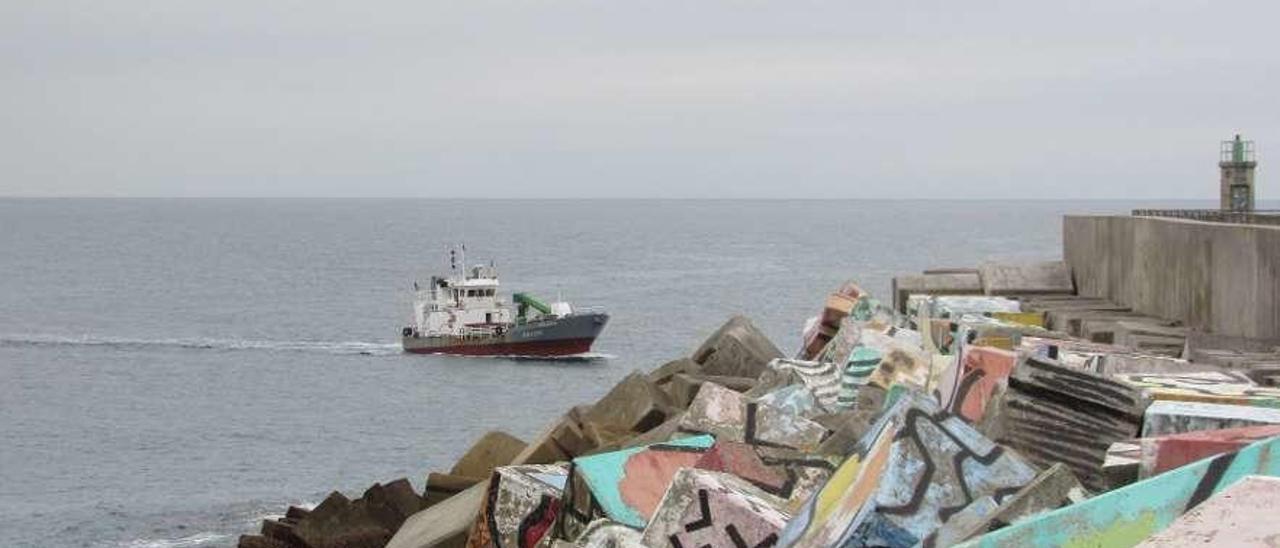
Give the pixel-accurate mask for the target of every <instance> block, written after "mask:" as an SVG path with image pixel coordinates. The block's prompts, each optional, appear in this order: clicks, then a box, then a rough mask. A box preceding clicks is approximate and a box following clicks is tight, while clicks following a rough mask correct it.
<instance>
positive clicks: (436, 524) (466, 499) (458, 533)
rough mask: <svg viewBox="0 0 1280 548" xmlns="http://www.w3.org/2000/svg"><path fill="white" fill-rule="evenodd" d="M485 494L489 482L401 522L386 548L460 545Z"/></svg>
mask: <svg viewBox="0 0 1280 548" xmlns="http://www.w3.org/2000/svg"><path fill="white" fill-rule="evenodd" d="M488 491H489V482H487V481H486V482H482V483H477V484H475V485H473V486H471V487H469V488H467V490H465V491H463V492H461V493H458V494H457V495H454V496H452V497H450V498H449V499H448V500H445V501H444V502H441V503H439V504H436V505H435V506H432V507H430V508H427V509H426V510H423V511H421V512H418V513H416V514H414V515H412V516H410V517H409V519H407V520H405V522H404V525H401V526H400V529H399V530H398V531H396V534H395V536H393V537H391V541H390V542H388V543H387V548H430V547H432V546H441V545H448V544H449V543H455V544H456V545H461V542H460V541H461V540H463V539H464V538H465V537H466V534H467V531H468V530H470V529H471V525H472V524H474V523H475V522H476V516H478V515H480V506H481V505H483V504H484V500H485V495H486V494H487V493H488Z"/></svg>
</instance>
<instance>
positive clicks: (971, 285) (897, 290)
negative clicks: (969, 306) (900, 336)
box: [892, 271, 982, 313]
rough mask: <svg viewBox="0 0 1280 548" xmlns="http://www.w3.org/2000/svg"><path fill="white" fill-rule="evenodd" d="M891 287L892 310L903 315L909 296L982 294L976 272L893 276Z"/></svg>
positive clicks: (980, 283)
mask: <svg viewBox="0 0 1280 548" xmlns="http://www.w3.org/2000/svg"><path fill="white" fill-rule="evenodd" d="M892 286H893V287H892V292H893V308H894V310H897V311H898V312H903V313H905V312H906V311H907V308H906V307H907V299H908V298H909V297H910V296H911V295H981V294H982V280H981V279H980V278H979V277H978V274H977V272H976V271H975V272H960V273H938V274H918V275H907V276H895V277H894V278H893V282H892Z"/></svg>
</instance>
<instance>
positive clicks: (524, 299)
mask: <svg viewBox="0 0 1280 548" xmlns="http://www.w3.org/2000/svg"><path fill="white" fill-rule="evenodd" d="M511 300H513V301H515V302H516V304H518V305H520V308H518V309H517V311H516V317H517V318H519V319H521V320H524V319H525V316H526V315H527V314H528V312H529V308H533V309H534V310H537V311H538V312H541V313H543V314H550V313H551V307H549V306H547V305H546V304H545V303H543V302H542V301H539V300H538V299H536V298H534V297H533V295H530V294H528V293H515V294H513V295H511Z"/></svg>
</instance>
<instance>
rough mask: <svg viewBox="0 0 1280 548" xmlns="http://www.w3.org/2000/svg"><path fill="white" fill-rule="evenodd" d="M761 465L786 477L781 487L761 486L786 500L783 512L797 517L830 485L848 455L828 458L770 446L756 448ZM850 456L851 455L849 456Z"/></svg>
mask: <svg viewBox="0 0 1280 548" xmlns="http://www.w3.org/2000/svg"><path fill="white" fill-rule="evenodd" d="M751 447H752V449H754V450H755V452H756V454H758V455H760V462H762V463H764V465H765V466H767V467H769V468H770V469H772V470H774V471H775V472H776V473H777V474H779V475H781V476H783V477H784V478H786V480H785V481H783V482H782V485H781V486H774V485H772V484H768V483H760V484H758V485H757V487H760V488H761V489H762V490H764V491H765V492H766V493H769V494H770V495H774V496H776V497H778V498H779V499H781V500H782V501H783V505H782V507H781V509H782V510H783V511H784V512H786V513H788V514H794V513H795V512H797V511H799V510H800V507H801V506H803V505H804V504H805V502H807V501H808V500H809V498H810V497H812V496H813V494H814V493H816V492H817V491H818V489H819V488H821V487H822V485H823V484H824V483H826V481H827V478H829V477H830V476H831V473H832V472H834V471H835V469H836V466H837V464H839V462H840V460H841V459H843V458H844V456H845V455H840V456H838V457H835V456H824V455H820V454H815V453H812V452H807V451H799V450H796V449H789V448H786V447H772V446H768V445H752V446H751ZM846 455H847V453H846Z"/></svg>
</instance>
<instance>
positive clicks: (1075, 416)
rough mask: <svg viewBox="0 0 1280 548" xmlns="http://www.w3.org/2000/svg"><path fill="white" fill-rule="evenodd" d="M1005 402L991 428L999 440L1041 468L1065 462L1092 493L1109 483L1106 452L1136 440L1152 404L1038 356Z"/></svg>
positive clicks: (1017, 374)
mask: <svg viewBox="0 0 1280 548" xmlns="http://www.w3.org/2000/svg"><path fill="white" fill-rule="evenodd" d="M1002 400H1003V401H1001V402H1000V403H999V405H998V406H997V407H998V408H999V413H998V416H994V417H991V419H992V420H993V421H997V422H998V423H999V424H995V425H992V426H991V429H989V430H987V431H989V432H993V435H996V436H997V441H999V442H1001V443H1004V444H1006V445H1008V446H1009V447H1011V448H1013V449H1016V450H1017V451H1018V452H1019V453H1021V454H1022V455H1024V456H1026V457H1027V458H1028V459H1030V460H1031V461H1032V462H1034V463H1036V464H1038V465H1040V466H1044V467H1047V466H1050V465H1052V464H1053V463H1055V462H1061V463H1064V464H1066V465H1067V466H1069V467H1071V471H1072V472H1073V473H1075V475H1076V477H1077V478H1079V479H1080V482H1081V483H1083V484H1084V485H1085V486H1086V487H1089V488H1090V489H1093V490H1102V489H1105V488H1106V487H1107V485H1108V482H1107V479H1106V476H1105V475H1104V474H1103V471H1102V465H1103V462H1104V461H1105V458H1106V453H1107V448H1108V447H1109V446H1110V445H1111V444H1112V443H1115V442H1117V441H1123V440H1128V439H1132V438H1135V437H1137V436H1138V433H1139V431H1140V429H1141V425H1142V418H1143V411H1144V409H1145V408H1146V405H1147V403H1148V400H1147V399H1146V398H1145V397H1144V396H1143V395H1142V394H1141V392H1140V390H1139V389H1138V388H1136V387H1133V386H1130V385H1127V384H1124V383H1120V382H1117V381H1114V380H1111V379H1108V378H1105V377H1103V376H1100V375H1095V374H1092V373H1088V372H1084V371H1078V370H1074V369H1071V368H1068V367H1065V366H1063V365H1061V364H1059V363H1057V362H1054V361H1053V360H1048V359H1045V358H1040V357H1036V356H1032V357H1029V358H1027V360H1026V361H1025V362H1024V363H1022V364H1021V365H1020V366H1018V368H1017V369H1016V370H1015V371H1014V373H1013V375H1012V376H1011V377H1010V378H1009V388H1008V390H1007V391H1005V393H1004V395H1003V396H1002ZM984 422H985V421H984Z"/></svg>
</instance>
